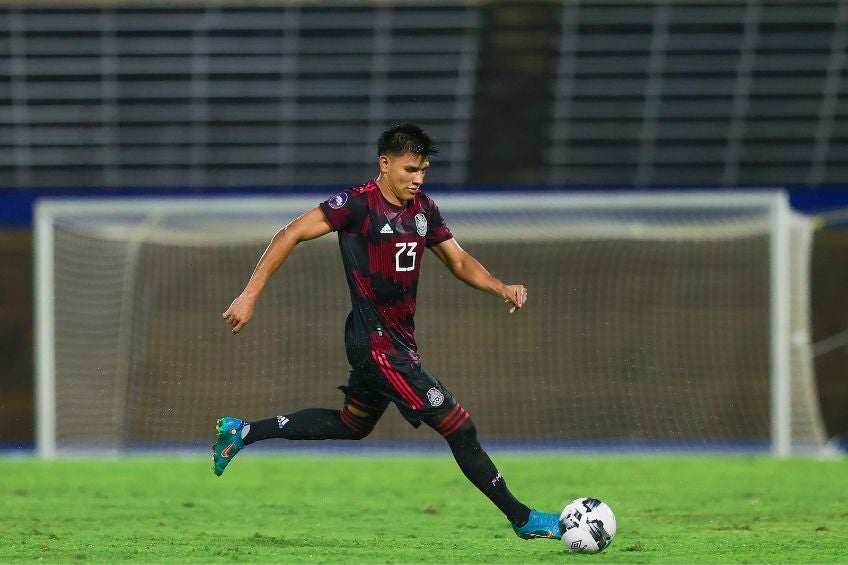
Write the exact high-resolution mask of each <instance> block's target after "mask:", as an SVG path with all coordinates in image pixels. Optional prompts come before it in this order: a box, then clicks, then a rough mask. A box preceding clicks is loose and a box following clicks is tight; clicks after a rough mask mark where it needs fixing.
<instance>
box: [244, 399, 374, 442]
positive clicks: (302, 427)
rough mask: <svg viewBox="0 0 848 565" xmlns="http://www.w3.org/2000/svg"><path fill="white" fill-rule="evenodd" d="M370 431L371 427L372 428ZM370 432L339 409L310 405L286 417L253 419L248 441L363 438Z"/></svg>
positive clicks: (246, 437)
mask: <svg viewBox="0 0 848 565" xmlns="http://www.w3.org/2000/svg"><path fill="white" fill-rule="evenodd" d="M368 431H370V429H369V430H368ZM365 435H368V434H367V432H366V433H364V434H363V430H362V429H359V430H354V429H353V428H351V427H350V426H349V425H347V424H345V423H344V422H343V421H342V418H341V415H340V413H339V410H330V409H327V408H307V409H306V410H300V411H298V412H294V413H292V414H288V415H285V416H277V417H275V418H268V419H267V420H258V421H256V422H250V431H249V432H248V433H247V436H245V438H244V444H245V445H250V444H251V443H254V442H257V441H261V440H263V439H270V438H274V437H276V438H283V439H294V440H297V439H361V438H362V437H365Z"/></svg>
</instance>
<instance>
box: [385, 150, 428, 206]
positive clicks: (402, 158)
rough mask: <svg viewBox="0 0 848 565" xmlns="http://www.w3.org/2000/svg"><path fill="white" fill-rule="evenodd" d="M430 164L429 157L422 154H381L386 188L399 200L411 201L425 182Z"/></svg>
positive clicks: (401, 201) (390, 194)
mask: <svg viewBox="0 0 848 565" xmlns="http://www.w3.org/2000/svg"><path fill="white" fill-rule="evenodd" d="M429 166H430V161H429V160H428V159H427V157H422V156H421V155H412V154H409V153H407V154H405V155H380V173H381V174H380V176H381V177H382V179H383V180H384V181H385V182H384V183H382V184H383V185H384V186H383V188H384V190H386V191H388V192H389V194H387V195H386V196H394V198H396V199H397V200H398V202H400V203H403V202H409V201H410V200H412V199H413V198H415V195H416V194H418V191H419V190H421V185H423V184H424V174H425V172H426V170H427V168H428V167H429Z"/></svg>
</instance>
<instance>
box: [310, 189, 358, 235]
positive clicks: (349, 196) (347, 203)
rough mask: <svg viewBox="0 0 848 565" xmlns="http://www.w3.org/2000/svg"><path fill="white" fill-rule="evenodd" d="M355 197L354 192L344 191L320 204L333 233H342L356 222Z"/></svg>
mask: <svg viewBox="0 0 848 565" xmlns="http://www.w3.org/2000/svg"><path fill="white" fill-rule="evenodd" d="M354 202H355V197H354V194H353V191H352V190H350V189H348V190H343V191H341V192H339V193H337V194H334V195H333V196H331V197H329V198H328V199H327V200H325V201H323V202H321V204H319V206H320V208H321V211H322V212H324V216H325V217H326V218H327V222H328V223H329V224H330V226H331V227H332V228H333V231H342V230H344V229H346V228H348V227H350V226H351V225H353V223H354V222H355V215H356V214H355V208H356V206H355V203H354Z"/></svg>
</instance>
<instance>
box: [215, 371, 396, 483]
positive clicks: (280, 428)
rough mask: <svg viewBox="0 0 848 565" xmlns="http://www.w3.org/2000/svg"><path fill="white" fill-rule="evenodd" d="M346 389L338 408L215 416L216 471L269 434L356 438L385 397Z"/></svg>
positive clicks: (380, 412)
mask: <svg viewBox="0 0 848 565" xmlns="http://www.w3.org/2000/svg"><path fill="white" fill-rule="evenodd" d="M339 388H341V389H342V390H343V391H344V392H345V402H344V405H343V406H342V407H341V409H338V410H332V409H329V408H307V409H305V410H299V411H297V412H293V413H291V414H286V415H280V416H275V417H273V418H267V419H265V420H257V421H254V422H246V421H243V420H239V419H238V418H231V417H226V418H222V419H220V420H218V427H217V430H218V440H217V441H216V442H215V444H214V445H213V446H212V459H213V461H214V467H213V469H214V471H215V474H216V475H221V474H222V473H223V472H224V468H225V467H226V466H227V464H229V462H230V461H231V460H232V458H233V456H234V455H235V454H236V453H238V452H239V451H240V450H241V449H243V448H244V447H245V446H247V445H250V444H252V443H255V442H257V441H262V440H266V439H271V438H280V439H288V440H304V439H310V440H321V439H346V440H359V439H362V438H364V437H366V436H367V435H368V434H370V433H371V430H373V429H374V426H375V425H376V423H377V421H378V420H379V419H380V417H381V416H382V415H383V412H384V411H385V410H386V407H387V406H388V400H386V399H385V398H383V397H382V396H380V395H374V394H371V393H370V391H368V390H357V389H352V388H350V387H339Z"/></svg>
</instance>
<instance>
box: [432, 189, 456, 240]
mask: <svg viewBox="0 0 848 565" xmlns="http://www.w3.org/2000/svg"><path fill="white" fill-rule="evenodd" d="M430 205H431V206H432V208H431V211H430V220H429V221H428V222H427V238H426V239H427V241H426V245H427V247H432V246H433V245H438V244H439V243H441V242H443V241H447V240H449V239H451V238H452V237H453V234H452V233H451V231H450V228H448V224H447V222H445V219H444V218H443V217H442V214H441V212H439V207H438V206H436V203H435V202H433V201H432V200H431V201H430Z"/></svg>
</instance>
